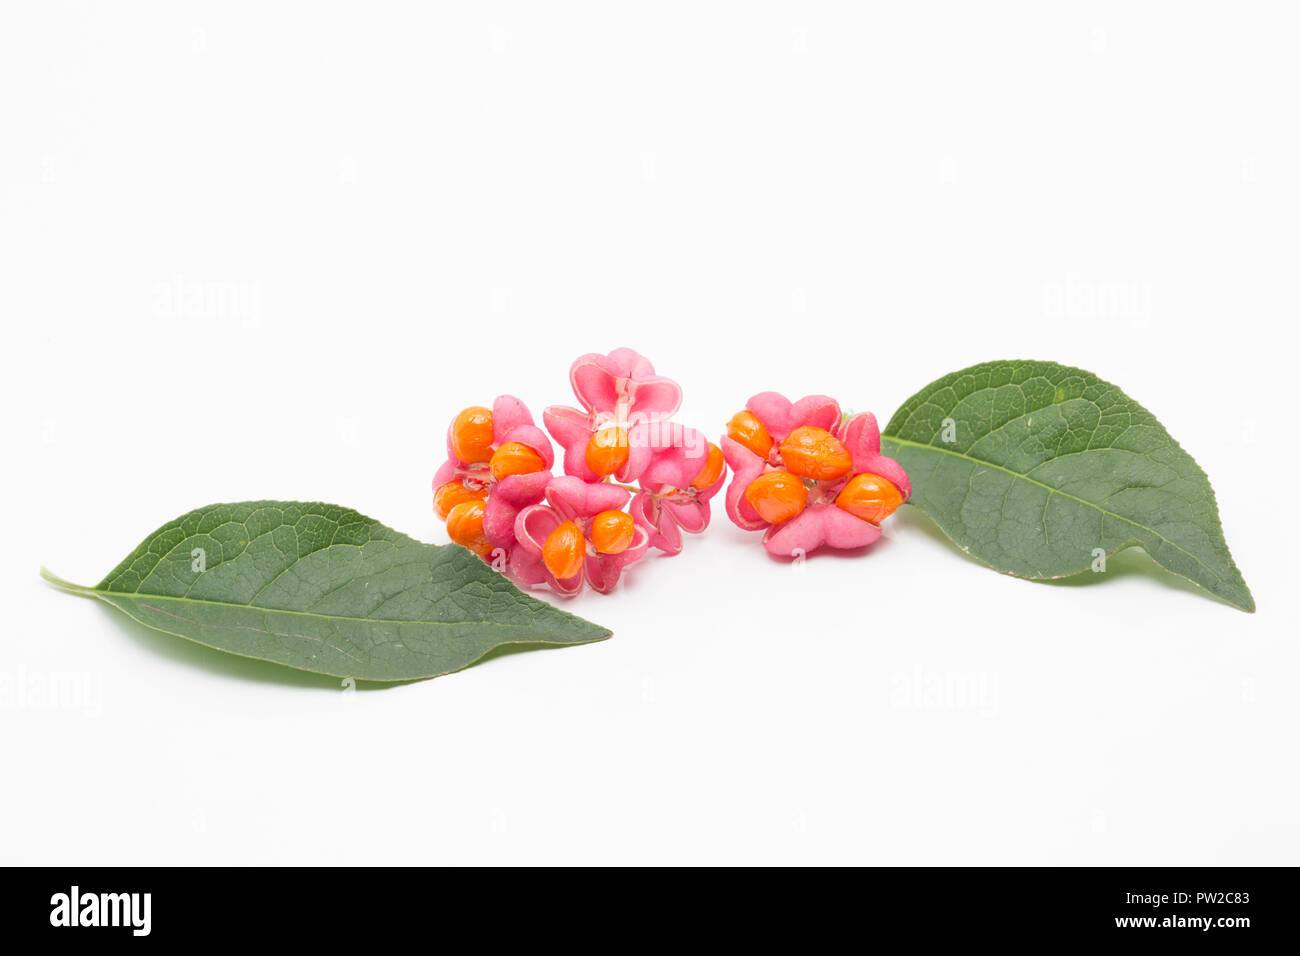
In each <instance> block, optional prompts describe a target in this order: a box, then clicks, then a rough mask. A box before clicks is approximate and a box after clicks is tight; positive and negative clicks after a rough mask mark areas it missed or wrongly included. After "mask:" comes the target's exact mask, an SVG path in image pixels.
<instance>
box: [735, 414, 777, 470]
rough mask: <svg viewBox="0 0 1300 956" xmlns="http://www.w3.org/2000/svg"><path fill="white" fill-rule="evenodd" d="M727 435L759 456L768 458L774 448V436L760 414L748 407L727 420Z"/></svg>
mask: <svg viewBox="0 0 1300 956" xmlns="http://www.w3.org/2000/svg"><path fill="white" fill-rule="evenodd" d="M727 437H728V438H730V439H731V440H732V441H734V442H739V443H740V444H742V445H744V446H745V447H746V448H748V449H749V450H750V451H752V452H753V453H754V454H755V455H757V456H758V457H759V458H766V457H767V453H768V452H770V451H771V450H772V436H771V435H769V434H768V433H767V428H766V427H765V426H764V425H763V423H762V422H760V421H759V420H758V416H757V415H755V414H754V413H753V412H751V411H749V410H748V409H744V410H743V411H739V412H736V414H734V415H732V416H731V421H729V422H727Z"/></svg>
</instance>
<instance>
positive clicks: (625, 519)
mask: <svg viewBox="0 0 1300 956" xmlns="http://www.w3.org/2000/svg"><path fill="white" fill-rule="evenodd" d="M634 537H636V523H635V522H634V521H633V520H632V516H631V515H630V514H628V513H627V512H626V511H602V512H601V513H600V514H598V515H596V517H595V518H593V519H592V520H591V543H592V545H593V546H594V547H595V549H596V550H597V551H599V552H600V553H601V554H622V553H623V552H624V551H626V550H627V549H628V548H629V547H630V546H631V544H632V539H633V538H634Z"/></svg>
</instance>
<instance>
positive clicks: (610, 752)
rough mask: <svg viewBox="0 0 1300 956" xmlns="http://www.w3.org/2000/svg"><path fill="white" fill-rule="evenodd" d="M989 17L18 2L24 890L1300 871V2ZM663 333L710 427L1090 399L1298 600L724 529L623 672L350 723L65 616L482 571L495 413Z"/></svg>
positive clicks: (11, 618)
mask: <svg viewBox="0 0 1300 956" xmlns="http://www.w3.org/2000/svg"><path fill="white" fill-rule="evenodd" d="M980 6H981V9H980V10H979V11H978V12H977V11H976V10H975V9H973V5H969V4H954V5H951V6H934V5H919V4H909V5H907V6H906V9H905V10H904V9H899V8H898V7H899V5H896V4H889V5H884V4H881V5H874V6H871V7H867V6H865V5H861V4H853V5H845V6H829V5H816V6H815V7H813V6H812V5H807V4H798V5H795V4H791V5H788V6H786V5H773V4H764V5H758V4H737V5H708V6H705V5H701V4H695V3H689V4H667V3H656V4H646V5H643V6H639V7H629V6H626V5H618V6H614V5H610V4H597V3H592V4H588V5H562V6H557V5H555V4H546V5H544V6H543V5H537V4H533V5H522V4H521V5H519V6H517V7H512V6H509V5H505V4H493V5H492V6H491V7H490V8H489V7H486V6H485V5H474V6H473V7H470V6H469V5H456V6H455V7H453V6H452V5H449V4H448V5H437V6H435V5H429V4H410V5H391V4H375V3H366V4H357V5H355V6H350V7H349V6H338V5H326V4H301V5H288V4H276V5H268V4H262V3H246V4H223V5H220V6H212V7H207V8H205V9H204V10H202V11H200V10H198V9H197V8H196V5H195V6H191V5H178V4H173V3H150V4H143V3H122V4H117V3H115V4H54V3H37V2H28V3H6V4H5V5H4V7H3V13H2V14H0V143H2V145H0V189H2V190H3V191H2V193H0V279H2V282H3V284H2V285H0V315H2V316H3V320H4V322H3V328H4V341H5V345H4V355H5V359H6V361H5V369H4V375H3V381H2V382H0V388H3V409H4V416H5V429H4V436H5V445H6V450H5V458H6V468H5V470H4V482H5V495H4V498H5V520H4V538H5V547H4V548H3V549H0V563H2V571H3V574H2V579H3V581H4V588H5V598H4V613H5V622H4V626H3V628H0V633H2V634H3V637H2V638H0V678H2V679H3V681H4V682H5V683H4V684H3V685H0V687H3V688H5V689H7V691H6V694H5V695H3V698H2V699H3V705H2V706H0V732H2V733H3V749H4V763H5V771H4V776H5V786H4V787H3V789H2V790H0V820H3V821H4V822H3V833H2V834H0V859H2V860H3V861H4V862H7V863H48V864H68V863H75V864H82V863H85V864H90V863H336V862H337V863H362V862H410V863H414V862H422V863H498V862H518V863H538V862H560V863H579V862H581V863H588V862H590V863H597V862H615V863H625V862H626V863H632V862H638V863H668V862H809V863H828V862H839V863H848V862H855V863H909V864H913V863H915V864H930V863H1087V864H1101V863H1120V864H1131V863H1147V864H1193V863H1198V864H1199V863H1206V864H1209V863H1235V864H1260V863H1273V864H1277V863H1291V864H1294V863H1297V862H1300V860H1298V858H1297V857H1298V851H1300V825H1298V824H1297V822H1296V814H1295V807H1296V804H1297V798H1298V797H1300V792H1298V791H1300V786H1298V784H1300V777H1298V774H1297V767H1296V745H1295V732H1296V727H1297V718H1300V703H1298V700H1300V697H1298V695H1297V692H1296V677H1297V665H1300V653H1297V647H1296V636H1297V633H1298V632H1300V629H1298V628H1297V613H1296V605H1295V602H1294V597H1293V594H1294V591H1293V588H1294V585H1295V556H1294V554H1295V546H1294V543H1293V542H1294V541H1295V539H1296V534H1297V524H1296V517H1297V515H1296V512H1297V509H1296V500H1297V490H1296V484H1295V476H1296V471H1297V464H1298V462H1297V454H1296V450H1295V449H1296V441H1297V438H1296V434H1297V427H1298V426H1297V420H1296V411H1295V405H1294V396H1295V387H1294V384H1293V375H1294V372H1293V370H1294V349H1295V332H1294V328H1295V322H1296V320H1297V317H1298V313H1300V308H1298V306H1300V292H1298V291H1297V284H1296V276H1297V272H1296V267H1297V263H1298V262H1300V238H1298V237H1300V233H1298V232H1297V226H1296V224H1297V222H1300V190H1298V188H1297V170H1300V142H1298V141H1297V124H1296V114H1295V93H1296V90H1297V89H1298V88H1300V65H1298V64H1300V61H1298V60H1297V57H1296V56H1295V47H1296V40H1297V23H1296V20H1295V11H1294V9H1293V8H1290V7H1288V5H1286V4H1277V5H1262V4H1261V5H1253V4H1250V5H1243V4H1237V3H1232V4H1228V3H1224V4H1218V5H1213V4H1211V5H1196V6H1192V5H1184V4H1179V5H1176V6H1174V5H1170V6H1169V7H1167V8H1165V9H1160V8H1158V7H1156V6H1154V5H1151V6H1145V5H1144V6H1142V7H1141V8H1138V7H1137V6H1136V5H1133V4H1128V3H1114V4H1098V3H1089V4H1078V5H1070V6H1062V5H1051V6H1050V8H1049V6H1048V5H1045V4H1037V3H1025V4H1016V5H1001V6H997V7H989V6H986V5H980ZM620 345H630V346H633V347H636V348H638V349H640V350H641V351H642V352H644V353H645V354H646V355H648V356H649V357H650V358H651V359H652V360H653V361H654V362H655V363H656V365H657V366H658V368H659V370H660V371H661V372H662V373H664V374H667V375H670V376H672V377H674V378H676V379H678V380H679V381H680V382H681V383H682V385H683V387H684V389H685V395H686V400H685V405H684V408H683V415H682V418H683V420H684V421H686V422H687V423H690V424H697V425H699V426H701V427H704V428H706V429H707V430H708V431H709V432H710V433H711V434H713V435H715V436H716V434H717V433H719V432H720V430H721V425H722V423H723V422H724V421H725V420H726V419H727V418H728V417H729V416H730V414H731V413H732V412H733V411H735V410H736V409H738V408H740V407H741V406H742V405H743V403H744V401H745V399H746V398H747V397H748V396H749V395H750V394H752V393H754V392H757V391H760V390H765V389H777V390H780V391H783V392H785V393H787V394H789V395H791V396H798V395H802V394H805V393H808V392H825V393H829V394H831V395H834V396H837V397H838V398H839V399H840V400H841V402H842V403H843V404H844V405H845V406H846V407H850V408H853V409H857V410H863V409H873V410H875V411H876V413H877V414H878V415H879V416H880V417H881V419H882V422H883V421H886V420H887V419H888V417H889V415H890V414H892V412H893V410H894V409H895V408H897V407H898V406H899V405H900V404H901V403H902V402H903V401H904V400H905V399H906V398H907V397H908V396H909V395H910V394H912V393H913V392H914V391H916V390H917V389H919V388H920V387H922V386H923V385H925V384H926V383H928V382H930V381H931V380H933V379H935V378H937V377H939V376H940V375H943V374H945V373H947V372H948V371H951V370H953V369H957V368H961V367H964V366H966V365H969V364H973V363H975V362H978V361H984V360H988V359H994V358H1045V359H1053V360H1057V361H1061V362H1064V363H1067V364H1073V365H1078V366H1082V367H1084V368H1087V369H1090V370H1092V371H1095V372H1097V373H1098V374H1100V375H1101V376H1102V377H1103V378H1106V379H1108V380H1110V381H1113V382H1115V383H1117V384H1119V385H1120V386H1121V387H1123V388H1125V389H1126V390H1127V391H1128V392H1129V393H1130V394H1131V395H1132V396H1133V397H1135V398H1136V399H1137V400H1138V401H1140V402H1142V403H1143V404H1145V405H1146V406H1147V407H1148V408H1150V409H1151V410H1152V411H1153V412H1154V413H1155V414H1156V415H1157V416H1159V417H1160V419H1161V420H1162V421H1163V422H1164V424H1165V425H1166V426H1167V427H1168V428H1169V430H1170V432H1171V433H1172V434H1173V435H1174V436H1175V437H1176V438H1178V439H1179V440H1180V441H1181V443H1182V444H1183V446H1184V447H1185V448H1187V449H1188V451H1190V452H1191V453H1192V454H1193V455H1194V456H1195V457H1196V458H1197V460H1198V461H1199V462H1200V463H1201V465H1202V466H1203V467H1204V468H1205V469H1206V471H1207V472H1208V473H1209V474H1210V476H1211V478H1212V479H1213V481H1214V486H1215V489H1216V491H1217V493H1218V499H1219V505H1220V510H1221V514H1222V517H1223V522H1224V527H1225V531H1226V534H1227V538H1228V541H1229V543H1230V545H1231V546H1232V548H1233V551H1234V554H1235V556H1236V558H1237V561H1238V563H1239V564H1240V566H1241V568H1242V571H1243V573H1244V574H1245V576H1246V579H1247V581H1248V582H1249V583H1250V585H1251V586H1252V588H1253V590H1254V593H1255V596H1256V598H1257V599H1258V603H1259V612H1258V613H1257V614H1255V615H1253V616H1252V615H1247V614H1244V613H1242V612H1240V611H1237V610H1234V609H1232V608H1230V607H1228V606H1226V605H1223V604H1220V603H1218V602H1216V601H1214V600H1212V599H1211V598H1208V597H1207V596H1205V595H1204V594H1202V593H1200V592H1198V591H1196V590H1195V589H1194V588H1192V587H1190V586H1187V585H1184V584H1182V583H1180V582H1179V580H1178V579H1175V578H1173V577H1171V576H1169V575H1167V574H1165V573H1164V572H1163V571H1160V570H1159V569H1157V568H1154V566H1153V565H1152V563H1151V562H1150V561H1149V560H1148V559H1147V558H1146V556H1145V555H1143V554H1141V553H1140V552H1136V551H1134V552H1128V553H1127V554H1125V555H1123V556H1121V557H1119V558H1116V559H1113V560H1112V562H1111V567H1110V570H1109V572H1108V573H1107V574H1105V575H1104V576H1093V575H1087V576H1086V577H1087V580H1081V581H1079V582H1078V583H1070V584H1061V585H1046V584H1035V583H1030V582H1025V581H1019V580H1015V579H1012V578H1009V577H1005V576H1002V575H998V574H995V573H993V572H991V571H988V570H985V569H984V568H982V567H981V566H979V565H977V564H976V563H974V562H973V561H971V560H969V559H967V558H965V557H964V556H963V555H962V554H961V553H959V552H958V551H957V550H956V549H955V548H954V547H952V546H951V545H950V544H948V543H947V542H946V540H945V539H943V537H942V535H940V534H939V533H938V532H937V531H936V529H935V528H934V526H933V525H932V524H931V523H930V522H929V521H928V520H927V519H925V518H924V517H923V516H921V515H920V514H918V513H915V512H909V511H908V510H907V509H905V510H904V512H903V513H900V514H899V515H898V516H896V517H895V518H893V519H892V520H891V521H890V522H889V523H888V532H887V540H884V541H882V542H881V543H880V544H879V545H878V546H876V547H875V548H874V549H872V550H871V551H870V552H869V553H868V554H866V555H864V556H858V557H852V558H843V557H838V556H835V555H830V556H823V555H816V556H814V557H812V558H810V559H809V560H808V562H807V563H806V564H805V565H803V566H790V565H786V564H782V563H778V562H775V561H772V560H770V559H768V558H767V556H766V554H765V553H764V551H763V549H762V547H761V546H760V544H759V542H758V540H757V536H752V535H747V534H745V533H742V532H740V531H739V530H737V529H735V528H733V527H732V526H731V525H730V524H729V523H728V522H727V520H726V517H725V515H724V514H723V513H722V509H721V508H720V507H719V508H718V509H716V512H715V520H714V524H713V526H712V527H711V528H710V529H709V531H708V532H707V534H706V535H704V536H703V537H702V538H699V539H691V540H689V541H688V547H687V549H686V551H685V553H684V554H683V555H681V556H680V557H677V558H672V559H656V560H647V561H645V562H642V564H641V565H640V566H638V567H637V568H636V570H635V572H634V574H633V575H632V576H631V577H630V578H629V579H628V580H627V581H626V586H625V587H623V588H622V589H621V591H620V593H617V594H616V595H613V596H609V597H602V596H600V595H584V596H583V597H581V598H579V599H577V600H575V601H573V602H571V603H570V604H569V605H568V607H569V608H570V609H572V610H573V611H575V612H577V613H579V614H582V615H584V616H588V617H590V618H592V619H595V620H597V621H599V622H600V623H603V624H605V625H607V626H610V627H612V628H613V630H614V631H615V637H614V638H613V639H612V640H609V641H607V642H604V643H601V644H597V645H592V646H586V647H577V648H571V649H558V650H546V651H534V652H526V653H514V654H508V655H500V656H495V657H493V658H492V659H490V660H489V661H487V662H486V663H484V664H483V665H481V666H478V667H474V668H471V669H469V670H467V671H464V672H462V673H459V674H455V675H453V676H450V677H446V678H443V679H439V680H434V681H429V682H424V683H416V684H411V685H407V686H399V687H393V688H389V689H367V690H361V691H358V692H354V693H343V692H341V691H340V688H339V684H338V682H337V681H335V680H332V679H324V678H321V679H318V678H314V677H311V676H308V675H299V674H296V673H293V672H289V671H285V670H282V669H277V668H276V667H274V666H271V665H265V664H258V663H252V662H244V661H241V660H238V659H233V658H227V657H225V656H223V655H221V654H218V653H216V652H213V651H209V650H206V649H203V648H200V647H197V646H195V645H189V644H187V643H185V642H183V641H181V640H179V639H176V638H172V637H168V636H165V635H161V634H156V633H154V632H150V631H147V630H145V629H143V628H140V627H137V626H135V625H134V624H132V623H131V622H129V621H127V620H125V619H124V618H123V617H122V616H120V615H118V614H117V613H116V612H115V611H113V610H112V609H110V608H108V607H106V606H102V605H99V604H97V603H96V602H93V601H89V600H79V599H75V598H73V597H69V596H67V595H64V594H61V593H58V592H56V591H54V590H53V589H51V588H49V587H47V586H45V585H44V584H43V583H42V582H41V581H40V580H39V579H38V578H37V573H36V572H37V567H38V565H40V564H45V565H48V566H49V567H51V568H52V569H53V570H55V571H56V572H58V573H59V574H62V575H63V576H65V577H68V578H70V579H72V580H75V581H79V582H82V583H88V584H92V583H94V582H96V581H98V580H99V579H100V578H101V577H102V576H103V574H104V573H105V572H106V571H108V570H109V569H110V568H111V567H112V566H113V565H114V564H116V562H117V561H118V560H119V559H120V558H121V557H122V556H124V555H125V554H126V553H127V552H128V551H129V550H131V549H132V548H133V547H134V546H135V545H136V544H137V543H138V542H139V540H140V539H141V538H143V537H144V536H145V535H146V534H147V533H148V532H150V531H151V530H152V529H154V528H155V527H157V526H158V525H160V524H162V523H163V522H165V521H167V520H169V519H170V518H172V517H174V516H176V515H178V514H180V513H183V512H185V511H187V510H189V509H190V508H192V507H195V506H198V505H201V504H206V503H209V502H212V501H221V500H242V499H251V498H296V499H320V500H325V501H332V502H338V503H343V504H347V505H351V506H353V507H356V508H358V509H359V510H361V511H363V512H365V513H368V514H370V515H372V516H374V517H376V518H378V519H380V520H382V521H383V522H385V523H387V524H389V525H391V526H393V527H395V528H398V529H400V530H403V531H406V532H408V533H411V534H413V535H415V536H416V537H420V538H423V539H425V540H434V541H444V540H445V537H444V534H443V531H442V529H441V528H440V527H439V526H438V523H437V522H436V521H435V520H434V518H433V516H432V514H431V512H430V504H429V499H430V495H429V479H430V477H431V475H432V472H433V470H434V468H435V467H436V465H437V464H438V463H439V461H440V460H441V456H442V452H443V445H442V434H443V431H444V429H445V427H446V423H447V421H448V419H449V418H450V417H451V416H452V415H453V414H455V412H456V411H458V410H459V409H460V408H462V407H463V406H465V405H469V404H479V403H484V404H486V403H489V402H490V401H491V399H492V397H493V396H495V395H496V394H498V393H500V392H512V393H515V394H518V395H519V396H521V397H523V398H524V399H525V400H526V401H528V402H529V403H530V404H531V405H532V407H533V408H534V410H535V411H540V409H541V407H542V406H544V405H546V404H551V403H557V402H568V401H569V400H570V396H569V394H568V388H567V377H566V375H567V369H568V365H569V363H570V362H571V361H572V359H573V358H574V357H576V356H577V355H578V354H580V353H582V352H587V351H608V350H609V349H612V348H614V347H616V346H620ZM715 440H716V439H715ZM60 681H61V682H63V684H64V686H65V688H66V687H69V686H70V687H71V688H72V693H71V694H70V695H65V697H64V698H62V699H56V700H51V699H48V698H43V697H42V696H41V695H40V693H39V688H41V687H42V686H50V685H51V684H55V683H58V682H60ZM78 688H80V690H78Z"/></svg>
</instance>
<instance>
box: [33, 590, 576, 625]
mask: <svg viewBox="0 0 1300 956" xmlns="http://www.w3.org/2000/svg"><path fill="white" fill-rule="evenodd" d="M57 583H59V584H61V585H62V586H65V587H66V588H67V589H68V590H72V591H77V592H80V593H82V594H92V595H94V596H95V597H97V598H100V599H101V600H109V599H110V598H113V597H120V598H131V599H139V600H143V599H146V598H147V599H148V600H151V601H176V602H178V603H181V604H195V605H203V606H206V607H229V608H235V609H236V610H240V611H267V612H272V613H275V614H298V615H301V616H303V617H315V618H320V619H321V620H326V621H351V622H354V623H360V624H434V625H437V626H438V627H457V626H458V625H463V624H483V625H490V626H492V627H536V626H537V625H535V624H506V623H504V622H502V621H490V620H488V619H487V618H479V619H474V620H465V621H427V620H424V619H422V618H421V619H416V620H411V619H409V618H390V617H349V616H347V615H343V614H321V613H319V612H316V611H291V610H285V609H283V608H276V607H262V606H261V605H258V604H231V603H229V602H227V601H206V600H198V599H196V598H188V597H175V596H174V595H166V594H141V593H140V592H138V591H102V590H100V589H99V588H88V587H85V586H83V585H80V584H73V583H72V582H70V581H60V582H57ZM555 610H556V611H559V613H561V614H566V613H568V612H566V611H561V610H560V609H559V608H555ZM570 616H572V615H570ZM194 623H195V624H198V623H199V622H198V621H195V622H194Z"/></svg>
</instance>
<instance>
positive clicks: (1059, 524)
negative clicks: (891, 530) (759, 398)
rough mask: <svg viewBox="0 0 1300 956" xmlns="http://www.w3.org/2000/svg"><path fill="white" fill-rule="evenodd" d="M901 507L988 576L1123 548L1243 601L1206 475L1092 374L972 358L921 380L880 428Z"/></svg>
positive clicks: (1090, 559) (1067, 571)
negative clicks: (904, 502)
mask: <svg viewBox="0 0 1300 956" xmlns="http://www.w3.org/2000/svg"><path fill="white" fill-rule="evenodd" d="M883 445H884V450H885V453H886V454H888V455H891V456H893V457H895V458H897V459H898V460H899V461H900V462H901V463H902V464H903V467H904V468H906V469H907V472H908V475H909V477H910V478H911V480H912V498H911V504H913V505H915V506H917V507H918V508H920V509H921V510H922V511H924V512H926V513H927V514H929V515H930V517H932V518H933V519H934V520H935V521H936V522H937V523H938V525H939V527H940V528H942V529H943V531H944V533H945V534H947V535H948V537H950V538H952V540H953V541H954V542H956V543H957V545H958V546H959V547H961V548H962V549H963V550H964V551H967V552H969V553H970V554H971V555H973V556H974V557H976V558H978V559H979V560H981V561H983V562H985V563H986V564H989V565H991V566H992V567H993V568H996V569H997V570H999V571H1005V572H1007V573H1009V574H1014V575H1018V576H1020V577H1026V578H1038V579H1046V578H1061V577H1066V576H1068V575H1071V574H1078V573H1080V572H1082V571H1088V570H1090V569H1093V568H1094V567H1095V566H1096V562H1097V559H1098V558H1099V557H1104V556H1106V555H1110V554H1113V553H1114V552H1116V551H1119V550H1121V549H1123V548H1127V547H1130V546H1133V545H1140V546H1141V547H1143V548H1144V549H1145V550H1146V551H1147V552H1148V553H1149V554H1150V555H1151V557H1152V558H1154V559H1155V560H1156V561H1158V562H1159V563H1160V564H1162V565H1164V566H1165V567H1166V568H1168V569H1169V570H1170V571H1173V572H1174V573H1176V574H1180V575H1182V576H1183V577H1185V578H1188V579H1190V580H1191V581H1194V582H1195V583H1197V584H1199V585H1201V586H1202V587H1204V588H1205V589H1206V590H1208V591H1210V592H1211V593H1213V594H1215V595H1217V596H1219V597H1220V598H1222V599H1223V600H1224V601H1227V602H1228V603H1229V604H1233V605H1235V606H1237V607H1239V608H1241V609H1243V610H1246V611H1253V610H1254V609H1255V601H1254V598H1252V597H1251V595H1250V590H1249V589H1248V588H1247V587H1246V582H1245V581H1244V580H1242V577H1241V572H1239V571H1238V570H1237V566H1236V564H1234V563H1233V560H1232V555H1231V554H1230V553H1229V552H1228V545H1227V543H1226V542H1225V541H1224V539H1223V529H1222V527H1221V526H1220V524H1219V510H1218V506H1217V504H1216V503H1215V500H1214V491H1213V489H1211V487H1210V482H1209V479H1208V478H1206V476H1205V472H1203V471H1202V470H1201V469H1200V466H1198V465H1197V464H1196V462H1195V461H1193V460H1192V457H1191V455H1189V454H1187V452H1185V451H1183V449H1182V448H1181V447H1179V445H1178V443H1177V442H1176V441H1174V439H1173V438H1171V437H1170V435H1169V433H1168V432H1167V431H1165V429H1164V427H1163V426H1162V425H1161V424H1160V423H1159V422H1158V421H1156V419H1155V417H1154V416H1153V415H1152V414H1151V413H1150V412H1148V411H1147V410H1146V409H1145V408H1143V407H1142V406H1141V405H1139V404H1138V403H1137V402H1135V401H1133V399H1131V398H1129V397H1128V396H1127V395H1125V394H1124V393H1123V392H1122V391H1120V390H1119V389H1118V388H1116V387H1115V386H1114V385H1111V384H1109V383H1108V382H1103V381H1102V380H1101V379H1099V378H1097V376H1095V375H1093V374H1092V373H1091V372H1085V371H1083V370H1082V369H1077V368H1069V367H1068V366H1064V365H1057V364H1055V363H1054V362H1030V361H1004V362H986V363H984V364H982V365H974V366H972V367H970V368H968V369H963V370H962V371H960V372H953V373H952V374H951V375H946V376H944V377H943V378H941V379H939V380H938V381H936V382H933V383H931V384H930V385H927V386H926V387H925V388H923V389H921V391H919V392H917V393H916V394H915V395H913V396H912V397H911V398H909V399H908V400H907V401H906V402H905V403H904V404H903V407H902V408H900V409H899V410H898V412H897V413H896V414H895V415H894V417H893V419H892V420H891V421H890V423H889V425H888V427H887V428H886V429H885V434H884V440H883Z"/></svg>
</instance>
